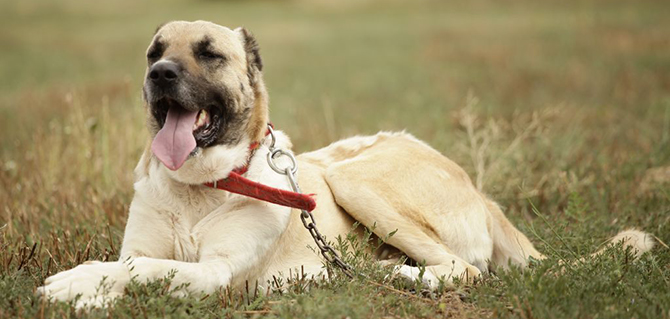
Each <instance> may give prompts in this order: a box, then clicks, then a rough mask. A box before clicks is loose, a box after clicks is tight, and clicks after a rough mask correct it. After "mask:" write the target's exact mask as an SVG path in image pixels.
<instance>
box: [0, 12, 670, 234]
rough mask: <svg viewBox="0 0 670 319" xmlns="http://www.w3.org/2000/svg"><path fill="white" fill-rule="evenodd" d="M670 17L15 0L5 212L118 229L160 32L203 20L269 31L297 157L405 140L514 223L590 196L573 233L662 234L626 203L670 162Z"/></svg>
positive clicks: (267, 52) (4, 133)
mask: <svg viewBox="0 0 670 319" xmlns="http://www.w3.org/2000/svg"><path fill="white" fill-rule="evenodd" d="M669 9H670V5H669V4H668V2H667V1H617V0H612V1H577V0H575V1H572V0H569V1H535V0H518V1H517V0H515V1H494V0H475V1H467V2H461V1H458V2H449V1H432V0H419V1H394V0H390V1H389V0H386V1H374V0H359V1H350V0H340V1H320V0H315V1H214V0H211V1H176V0H167V1H135V0H117V1H74V0H57V1H38V0H21V1H2V2H1V3H0V150H1V154H0V160H1V161H2V167H0V181H1V183H2V184H0V185H1V186H2V187H3V188H4V190H3V192H2V194H0V200H1V201H2V203H1V204H0V206H1V207H0V208H1V209H2V210H1V211H0V214H4V215H3V216H2V217H3V220H5V222H7V223H8V226H7V227H8V229H9V230H10V231H11V232H13V233H15V234H35V233H39V232H40V230H41V231H47V230H50V229H52V228H54V227H56V228H58V227H70V226H71V224H69V222H71V221H72V220H74V221H77V220H80V219H82V218H84V219H86V220H93V221H97V222H100V223H103V224H104V223H110V224H111V225H112V226H114V227H116V228H115V229H119V230H120V229H121V227H122V225H123V221H124V219H125V210H126V207H127V204H128V203H129V199H130V197H131V196H132V187H131V184H132V181H133V180H132V179H133V177H132V174H131V171H132V169H133V167H134V165H135V163H136V162H137V160H138V159H139V156H140V154H141V152H142V150H143V148H144V146H145V145H146V143H147V141H148V135H147V133H146V130H145V128H144V113H143V103H142V101H141V86H142V81H143V76H144V72H145V68H146V62H145V50H146V48H147V46H148V44H149V42H150V40H151V38H152V35H153V32H154V30H155V29H156V27H157V26H158V25H159V24H161V23H163V22H166V21H170V20H178V19H181V20H196V19H202V20H210V21H213V22H216V23H218V24H222V25H225V26H229V27H231V28H234V27H237V26H244V27H246V28H247V29H248V30H250V31H252V32H253V33H254V34H255V36H256V38H257V40H258V42H259V44H260V47H261V55H262V58H263V60H264V65H265V68H264V73H265V79H266V81H267V86H268V89H269V92H270V99H271V102H270V104H271V118H272V120H273V122H274V123H275V125H276V126H277V127H278V128H280V129H282V130H285V131H287V132H288V133H289V135H290V136H291V137H292V139H293V141H294V144H295V149H296V150H297V151H298V152H301V151H306V150H311V149H314V148H317V147H321V146H325V145H327V144H328V143H330V142H332V141H334V140H336V139H339V138H343V137H347V136H351V135H356V134H372V133H375V132H377V131H379V130H403V129H406V130H407V131H409V132H411V133H412V134H415V135H416V136H417V137H419V138H420V139H423V140H426V141H427V142H429V143H430V144H431V145H433V146H434V147H436V148H437V149H438V150H439V151H441V152H443V153H444V154H446V155H447V156H449V157H451V158H452V159H454V160H456V161H457V162H458V163H460V164H461V165H463V166H464V167H465V168H466V170H467V171H468V172H469V173H470V174H471V176H472V177H473V180H474V181H475V183H476V185H477V186H478V187H479V188H481V189H483V190H484V191H486V192H488V193H489V194H492V196H493V197H494V198H496V199H497V200H499V201H501V203H502V204H503V205H504V206H506V207H508V208H509V214H510V215H511V216H512V218H513V219H516V220H524V219H525V220H532V218H533V215H532V214H531V213H529V208H528V200H531V201H533V202H534V203H536V204H537V205H539V208H540V210H542V211H545V212H547V213H551V214H557V218H558V217H561V216H562V217H565V216H564V215H561V214H563V213H560V212H562V211H563V208H565V207H567V206H569V203H570V200H571V199H570V198H571V196H575V194H581V195H580V196H583V197H587V198H588V200H587V202H588V203H589V205H588V207H589V209H588V212H586V210H585V211H584V212H583V213H575V216H573V217H571V218H575V220H576V221H584V220H587V219H592V220H595V221H598V220H600V221H599V222H596V224H598V223H601V224H603V225H610V224H609V223H610V222H611V220H614V219H615V218H616V216H625V218H626V219H627V220H631V219H633V221H635V222H637V223H638V224H641V225H651V223H652V219H651V218H652V217H650V216H641V215H638V214H632V213H631V210H630V209H629V208H626V207H629V206H630V205H633V204H629V203H636V199H635V198H637V197H635V196H637V195H635V194H636V192H635V191H631V189H637V188H638V187H637V186H639V185H640V183H643V182H644V180H645V178H646V177H645V174H646V173H647V171H648V169H650V168H657V167H663V166H664V165H667V164H668V161H669V160H670V154H669V153H668V150H667V149H668V147H667V146H668V141H669V134H670V132H669V127H670V58H669V53H670V19H668V12H669ZM668 174H670V173H668ZM652 188H653V187H652ZM648 205H652V204H648ZM631 209H632V208H631ZM591 212H595V213H594V214H593V215H589V214H591ZM594 216H606V217H602V220H601V219H600V218H601V217H594ZM631 223H632V221H631ZM610 226H611V225H610ZM565 227H571V226H570V225H565Z"/></svg>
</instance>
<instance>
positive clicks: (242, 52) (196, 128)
mask: <svg viewBox="0 0 670 319" xmlns="http://www.w3.org/2000/svg"><path fill="white" fill-rule="evenodd" d="M147 59H148V63H147V64H148V68H147V73H146V80H145V84H144V97H145V99H146V102H147V118H148V121H147V123H148V128H149V131H150V132H151V134H152V136H153V140H152V142H151V143H150V147H147V150H146V151H145V153H144V155H143V156H142V158H141V159H140V162H139V164H138V165H137V168H136V170H135V174H136V183H135V192H136V193H135V197H134V199H133V201H132V204H131V206H130V215H129V216H128V224H127V227H126V231H125V236H124V240H123V248H122V250H121V256H120V258H119V261H118V262H104V263H103V262H88V263H86V264H83V265H79V266H77V267H75V268H73V269H71V270H68V271H63V272H61V273H58V274H56V275H54V276H52V277H49V278H48V279H47V280H46V281H45V286H43V287H40V288H38V293H40V294H42V295H43V296H45V297H53V299H55V300H71V299H73V298H74V297H75V296H76V295H78V294H81V299H80V303H79V306H83V305H100V304H104V303H105V302H106V301H108V300H111V299H113V298H114V297H116V296H119V295H121V294H122V293H123V288H124V286H125V285H126V284H127V283H128V282H129V281H130V280H131V278H133V277H135V278H137V279H138V280H140V281H146V280H154V279H158V278H162V277H164V276H166V275H168V273H169V272H170V271H172V270H176V275H175V277H174V286H177V285H180V284H183V283H188V284H189V285H188V287H187V289H188V290H189V291H191V292H205V293H211V292H213V291H215V290H216V289H218V288H219V287H222V286H228V285H232V286H240V285H243V284H244V282H245V281H248V282H250V283H253V282H258V283H259V284H264V283H266V282H267V280H268V279H270V278H272V276H281V275H282V274H284V275H286V274H288V273H289V271H290V270H291V271H295V270H296V269H299V268H301V267H304V272H306V273H307V274H319V273H321V272H322V271H323V260H322V258H321V256H319V255H318V254H317V253H315V252H314V251H312V250H311V249H310V248H308V246H312V247H313V246H314V242H313V240H312V237H311V236H310V234H309V232H308V231H306V230H305V229H304V228H303V225H302V223H301V221H300V218H299V211H298V210H295V209H290V208H286V207H283V206H278V205H275V204H270V203H267V202H263V201H259V200H255V199H252V198H249V197H244V196H241V195H236V194H232V193H229V192H225V191H221V190H217V189H213V188H210V187H207V186H204V185H203V184H204V183H206V182H212V181H216V180H219V179H222V178H225V177H227V176H228V175H229V174H230V172H231V171H232V170H233V169H235V168H238V167H241V166H244V165H246V164H247V163H248V165H249V170H248V172H247V173H246V174H245V176H246V178H248V179H250V180H254V181H258V182H260V183H262V184H265V185H269V186H272V187H276V188H280V189H285V190H290V189H291V187H290V185H289V181H288V180H287V178H286V176H284V175H280V174H278V173H276V172H275V171H273V170H272V169H271V168H270V167H269V166H268V163H267V161H266V154H267V152H268V147H269V143H270V139H269V138H268V137H266V135H265V134H266V129H267V128H266V123H268V121H269V118H268V97H267V92H266V89H265V86H264V82H263V75H262V72H261V69H262V63H261V58H260V56H259V52H258V47H257V44H256V42H255V40H254V38H253V37H252V36H251V35H250V34H249V33H248V32H246V31H245V30H244V29H241V28H238V29H235V30H230V29H228V28H225V27H222V26H218V25H216V24H213V23H209V22H203V21H196V22H182V21H178V22H171V23H168V24H166V25H164V26H162V27H160V28H159V29H158V31H157V33H156V34H155V36H154V38H153V40H152V42H151V45H150V46H149V49H148V52H147ZM276 137H277V146H278V147H281V148H284V149H290V148H291V143H290V141H289V139H288V137H287V136H285V135H284V134H282V133H281V132H276ZM254 142H258V143H260V146H259V147H258V148H257V149H255V150H252V149H250V147H249V145H252V144H253V143H254ZM297 158H298V165H299V172H298V174H299V184H300V186H301V187H302V189H303V191H304V192H305V193H313V194H316V199H317V208H316V210H315V211H314V212H313V213H314V216H315V218H316V220H317V221H318V226H319V228H320V230H321V232H322V233H323V234H324V235H326V236H327V238H330V239H334V238H336V237H337V236H346V235H347V234H348V233H349V232H350V231H351V229H352V227H353V225H354V223H355V222H356V221H358V222H360V223H361V224H362V225H364V226H368V227H372V226H373V225H375V227H374V232H375V234H376V235H378V236H380V237H386V236H387V235H388V234H389V233H391V232H394V231H397V232H396V233H395V235H394V236H391V237H390V238H389V239H388V245H387V246H386V248H389V249H391V248H392V249H396V250H397V251H399V252H401V253H402V254H405V255H406V256H408V257H409V258H411V259H413V260H415V261H420V262H425V265H426V266H427V267H426V270H427V271H426V272H425V275H423V276H422V279H423V280H424V281H425V282H426V283H428V284H430V285H431V286H435V285H436V284H437V283H438V280H440V279H443V280H445V281H446V282H447V283H449V282H451V281H452V279H453V278H456V277H461V278H465V279H471V278H474V277H476V276H478V275H480V273H482V272H485V271H487V270H488V268H489V267H490V266H491V265H492V264H496V265H499V266H502V267H507V266H508V265H518V266H522V267H523V266H525V265H526V264H527V262H528V259H529V257H534V258H537V259H541V258H543V255H542V254H540V253H539V252H538V251H537V250H535V248H534V247H533V245H532V244H531V242H530V241H529V240H528V238H526V236H524V235H523V234H522V233H521V232H519V231H518V230H517V229H516V228H515V227H514V226H513V225H512V224H511V223H510V222H509V221H508V220H507V218H505V216H504V215H503V213H502V211H501V210H500V208H499V207H498V206H497V205H496V203H494V202H493V201H491V200H489V199H488V198H487V197H486V196H485V195H483V194H481V193H480V192H479V191H477V189H476V188H475V187H473V185H472V183H471V181H470V179H469V178H468V175H467V174H466V173H465V172H464V171H463V169H461V168H460V167H459V166H458V165H457V164H455V163H454V162H452V161H450V160H449V159H447V158H446V157H444V156H443V155H441V154H440V153H438V152H437V151H435V150H434V149H432V148H431V147H429V146H428V145H426V144H425V143H423V142H421V141H419V140H417V139H416V138H414V137H412V136H411V135H408V134H405V133H379V134H377V135H375V136H368V137H354V138H350V139H346V140H342V141H339V142H336V143H334V144H332V145H330V146H328V147H326V148H323V149H320V150H317V151H314V152H310V153H306V154H302V155H300V156H298V157H297ZM283 161H284V162H283V163H282V164H283V165H284V164H286V165H287V164H288V163H287V160H286V159H283ZM357 232H358V233H361V232H360V229H359V230H357ZM615 239H616V240H621V239H623V240H625V243H626V244H627V245H630V246H633V247H634V248H635V249H636V250H637V252H638V253H639V254H641V253H643V252H645V251H647V250H649V249H650V248H651V246H652V241H651V239H650V238H649V236H647V235H646V234H644V233H642V232H638V231H627V232H623V233H620V234H619V235H618V236H617V237H615ZM396 269H397V271H398V272H399V273H400V274H401V275H403V276H406V277H408V278H418V277H419V276H418V274H419V269H418V268H416V267H412V266H409V265H399V266H396ZM294 273H295V272H294ZM103 278H105V280H106V282H107V283H108V287H107V289H103V290H100V289H97V288H98V287H99V286H100V282H101V280H102V279H103Z"/></svg>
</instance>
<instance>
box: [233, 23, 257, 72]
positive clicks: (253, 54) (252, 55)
mask: <svg viewBox="0 0 670 319" xmlns="http://www.w3.org/2000/svg"><path fill="white" fill-rule="evenodd" d="M235 32H238V33H239V35H240V39H241V40H242V43H243V44H244V51H245V52H246V53H247V66H248V68H249V73H253V71H256V70H257V71H262V70H263V61H262V60H261V55H260V53H259V52H258V42H256V38H254V36H253V35H252V34H251V32H249V31H247V29H245V28H242V27H239V28H237V29H235Z"/></svg>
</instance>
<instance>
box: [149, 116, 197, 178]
mask: <svg viewBox="0 0 670 319" xmlns="http://www.w3.org/2000/svg"><path fill="white" fill-rule="evenodd" d="M197 116H198V111H193V112H191V111H187V110H184V109H182V108H181V107H178V106H172V107H170V110H168V114H167V119H165V125H163V128H162V129H161V130H160V131H159V132H158V134H156V138H154V141H153V143H151V151H152V152H154V155H156V157H158V159H159V160H160V161H161V162H163V164H165V166H166V167H167V168H169V169H171V170H173V171H176V170H177V169H179V168H180V167H181V166H182V165H184V162H186V159H187V158H188V155H189V154H191V152H192V151H193V150H194V149H195V147H196V143H195V137H193V125H194V124H195V119H196V117H197Z"/></svg>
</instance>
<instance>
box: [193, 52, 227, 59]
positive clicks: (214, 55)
mask: <svg viewBox="0 0 670 319" xmlns="http://www.w3.org/2000/svg"><path fill="white" fill-rule="evenodd" d="M198 57H200V58H201V59H206V60H211V59H221V58H223V56H222V55H220V54H218V53H214V52H212V51H201V52H200V53H198Z"/></svg>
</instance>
